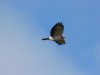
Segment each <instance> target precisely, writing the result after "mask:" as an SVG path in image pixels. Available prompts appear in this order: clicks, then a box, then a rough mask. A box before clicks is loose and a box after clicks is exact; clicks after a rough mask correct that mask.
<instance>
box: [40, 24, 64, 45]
mask: <svg viewBox="0 0 100 75" xmlns="http://www.w3.org/2000/svg"><path fill="white" fill-rule="evenodd" d="M63 31H64V25H63V24H62V23H61V22H58V23H56V24H55V25H54V26H53V27H52V29H51V32H50V35H51V36H50V37H49V38H42V40H51V41H54V42H56V43H57V44H58V45H62V44H65V40H64V38H65V37H63V35H62V33H63Z"/></svg>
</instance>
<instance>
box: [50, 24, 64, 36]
mask: <svg viewBox="0 0 100 75" xmlns="http://www.w3.org/2000/svg"><path fill="white" fill-rule="evenodd" d="M63 31H64V26H63V24H62V23H61V22H58V23H56V24H55V25H54V27H53V28H52V29H51V33H50V34H51V36H52V37H54V36H62V33H63Z"/></svg>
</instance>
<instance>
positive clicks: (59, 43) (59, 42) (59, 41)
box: [55, 39, 65, 45]
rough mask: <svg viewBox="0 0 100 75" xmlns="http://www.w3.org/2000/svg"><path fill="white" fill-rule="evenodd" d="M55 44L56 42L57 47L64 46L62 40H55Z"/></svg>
mask: <svg viewBox="0 0 100 75" xmlns="http://www.w3.org/2000/svg"><path fill="white" fill-rule="evenodd" d="M55 42H56V43H57V44H58V45H62V44H65V40H64V39H60V40H56V41H55Z"/></svg>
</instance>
